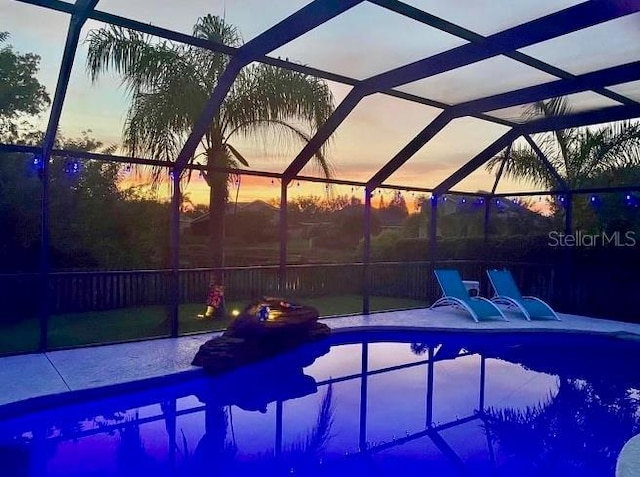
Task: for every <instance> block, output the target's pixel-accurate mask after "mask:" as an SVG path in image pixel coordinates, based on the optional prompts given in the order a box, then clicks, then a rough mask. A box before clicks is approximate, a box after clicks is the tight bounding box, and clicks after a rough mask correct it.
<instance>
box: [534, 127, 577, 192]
mask: <svg viewBox="0 0 640 477" xmlns="http://www.w3.org/2000/svg"><path fill="white" fill-rule="evenodd" d="M524 138H525V140H526V141H527V142H528V143H529V146H531V149H533V151H534V152H535V153H536V155H537V156H538V158H539V159H540V160H541V161H542V163H543V164H544V166H545V167H546V168H547V170H548V171H549V174H551V175H552V176H553V178H554V179H555V180H556V182H557V183H558V185H559V186H560V187H561V188H562V190H564V191H567V190H569V186H568V185H567V182H566V181H565V180H564V179H563V178H562V177H560V174H558V171H556V168H555V167H553V165H552V164H551V161H549V158H548V157H547V156H546V155H545V153H544V152H542V150H541V149H540V148H539V147H538V145H537V144H536V143H535V141H534V140H533V139H531V136H529V135H528V134H526V135H525V136H524Z"/></svg>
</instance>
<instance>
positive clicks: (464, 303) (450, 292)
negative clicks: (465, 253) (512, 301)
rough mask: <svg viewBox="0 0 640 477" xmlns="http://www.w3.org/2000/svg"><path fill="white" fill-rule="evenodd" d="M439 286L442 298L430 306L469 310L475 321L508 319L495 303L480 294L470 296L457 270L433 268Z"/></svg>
mask: <svg viewBox="0 0 640 477" xmlns="http://www.w3.org/2000/svg"><path fill="white" fill-rule="evenodd" d="M433 273H435V275H436V278H437V279H438V283H439V284H440V288H441V289H442V293H443V296H442V298H440V299H438V300H436V302H435V303H434V304H433V305H431V308H436V307H438V306H455V307H459V308H463V309H465V310H466V311H468V312H469V314H470V315H471V317H472V318H473V319H474V320H475V321H480V320H487V319H491V318H501V319H503V320H505V321H508V320H507V318H506V316H504V313H502V311H501V310H500V308H498V307H497V306H496V305H494V304H493V303H491V302H490V301H489V300H487V299H486V298H483V297H481V296H474V297H470V296H469V292H468V291H467V289H466V288H465V286H464V284H463V283H462V278H461V277H460V274H459V273H458V270H445V269H441V270H434V271H433Z"/></svg>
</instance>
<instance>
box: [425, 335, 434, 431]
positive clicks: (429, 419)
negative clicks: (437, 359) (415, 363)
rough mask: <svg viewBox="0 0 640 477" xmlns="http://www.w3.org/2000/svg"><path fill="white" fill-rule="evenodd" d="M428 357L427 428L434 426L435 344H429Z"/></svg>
mask: <svg viewBox="0 0 640 477" xmlns="http://www.w3.org/2000/svg"><path fill="white" fill-rule="evenodd" d="M428 358H429V362H428V363H427V422H426V426H425V427H426V428H427V429H429V428H431V427H432V426H433V370H434V366H433V365H434V362H433V358H434V352H433V346H429V348H428Z"/></svg>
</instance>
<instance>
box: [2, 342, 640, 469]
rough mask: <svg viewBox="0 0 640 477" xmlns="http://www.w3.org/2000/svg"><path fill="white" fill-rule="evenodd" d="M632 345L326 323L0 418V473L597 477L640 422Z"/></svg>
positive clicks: (634, 347)
mask: <svg viewBox="0 0 640 477" xmlns="http://www.w3.org/2000/svg"><path fill="white" fill-rule="evenodd" d="M416 338H418V339H416ZM638 351H639V346H638V344H636V343H632V342H628V341H622V340H615V341H614V340H609V339H596V338H587V337H583V336H580V337H572V336H552V335H537V336H531V337H526V338H523V337H515V336H499V337H498V336H486V335H484V336H478V335H437V336H436V335H414V336H408V335H404V334H368V335H341V336H338V335H336V336H334V337H332V338H331V340H330V341H326V342H323V343H316V344H313V345H310V346H307V347H304V348H301V349H299V350H296V351H295V352H293V353H289V354H287V355H283V356H280V357H277V358H275V359H272V360H270V361H268V362H263V363H259V364H257V365H255V366H251V367H247V368H244V369H242V370H239V371H237V372H233V373H229V374H227V375H224V376H221V377H218V378H198V379H192V380H190V381H187V382H183V383H180V384H176V385H173V386H165V387H158V388H154V389H150V390H148V391H146V392H141V393H130V394H126V395H121V396H117V397H115V398H109V399H104V400H101V401H97V402H92V403H87V404H83V405H76V406H69V407H65V408H59V409H56V410H50V411H46V412H40V413H34V414H32V415H28V416H23V417H20V418H15V419H10V420H5V421H2V422H0V458H1V459H2V460H3V462H9V463H8V464H7V465H5V466H3V473H2V475H3V476H4V475H7V476H16V477H22V476H29V477H31V476H38V477H40V476H42V477H53V476H94V475H95V476H116V475H136V476H139V475H140V474H142V473H150V472H153V474H154V477H157V476H165V475H166V476H169V475H171V476H183V475H184V476H187V475H189V476H192V475H198V474H202V475H229V476H231V475H234V476H235V475H267V476H269V475H274V476H275V475H310V476H316V475H317V476H320V475H327V476H328V475H347V474H354V473H356V472H357V473H364V472H366V473H368V474H371V475H383V476H384V475H395V474H397V473H398V472H416V471H418V472H425V471H427V472H428V471H433V472H440V474H441V475H468V476H489V475H491V476H496V475H497V476H503V475H504V476H507V475H526V476H528V475H531V476H534V475H545V477H546V476H553V475H586V476H605V477H606V476H613V475H614V469H615V462H616V458H617V456H618V454H619V452H620V450H621V449H622V446H623V445H624V443H625V442H626V441H627V440H628V439H630V438H631V437H632V436H633V435H634V434H637V433H638V432H640V408H639V395H640V393H639V392H638V389H640V375H639V373H640V371H638V370H637V369H635V368H634V367H630V366H624V364H625V362H626V360H628V357H629V356H633V355H634V353H637V352H638ZM6 469H8V470H6ZM7 472H9V473H7Z"/></svg>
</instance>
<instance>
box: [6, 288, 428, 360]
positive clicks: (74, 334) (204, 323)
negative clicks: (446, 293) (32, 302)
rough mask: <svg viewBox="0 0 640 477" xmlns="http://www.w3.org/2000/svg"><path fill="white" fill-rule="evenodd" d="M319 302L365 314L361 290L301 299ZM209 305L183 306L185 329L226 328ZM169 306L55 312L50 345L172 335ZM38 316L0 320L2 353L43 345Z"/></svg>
mask: <svg viewBox="0 0 640 477" xmlns="http://www.w3.org/2000/svg"><path fill="white" fill-rule="evenodd" d="M296 301H297V302H300V303H304V304H306V305H311V306H314V307H316V308H317V309H318V311H319V312H320V316H331V315H347V314H353V313H359V312H360V311H361V309H362V298H361V297H360V296H359V295H343V296H329V297H322V298H309V299H300V300H296ZM245 305H246V303H245V302H242V303H240V302H227V312H231V310H234V309H238V310H240V309H242V308H243V307H244V306H245ZM426 305H427V303H426V302H424V301H420V300H411V299H405V298H391V297H371V310H372V311H382V310H391V309H399V308H416V307H424V306H426ZM204 308H205V307H204V305H203V304H200V303H197V304H196V303H189V304H183V305H181V306H180V312H179V320H180V325H179V326H180V333H181V334H184V333H193V332H207V331H218V330H222V329H225V328H226V327H227V325H228V324H229V321H230V318H229V317H225V318H215V319H207V320H199V319H197V315H198V313H202V312H203V311H204ZM169 333H170V328H169V321H168V320H167V310H166V308H165V307H163V306H147V307H140V308H126V309H119V310H109V311H94V312H86V313H68V314H61V315H53V316H52V317H51V318H50V320H49V336H48V340H49V348H50V349H56V348H68V347H74V346H84V345H91V344H100V343H114V342H120V341H131V340H141V339H145V338H153V337H162V336H168V335H169ZM38 337H39V327H38V320H37V319H35V318H28V319H25V320H22V321H19V322H17V323H11V324H0V355H2V354H15V353H24V352H32V351H35V350H36V349H37V345H38Z"/></svg>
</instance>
